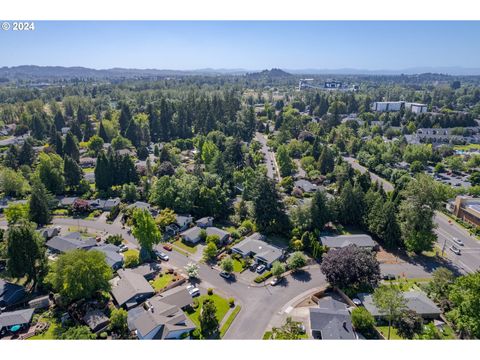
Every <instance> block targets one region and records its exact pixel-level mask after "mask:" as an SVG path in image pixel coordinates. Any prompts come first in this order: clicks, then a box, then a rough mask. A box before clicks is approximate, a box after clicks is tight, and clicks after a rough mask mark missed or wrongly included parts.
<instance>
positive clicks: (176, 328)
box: [128, 296, 195, 340]
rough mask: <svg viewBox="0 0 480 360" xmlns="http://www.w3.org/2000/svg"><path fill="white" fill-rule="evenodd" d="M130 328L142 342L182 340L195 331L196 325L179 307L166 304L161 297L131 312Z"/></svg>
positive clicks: (129, 317) (152, 299) (129, 314)
mask: <svg viewBox="0 0 480 360" xmlns="http://www.w3.org/2000/svg"><path fill="white" fill-rule="evenodd" d="M190 299H191V297H190ZM128 327H129V329H130V330H131V331H135V334H136V335H137V337H138V338H139V339H140V340H152V339H181V338H183V337H186V336H188V334H189V333H190V332H191V331H193V330H195V324H194V323H193V322H192V321H191V320H190V319H189V318H188V316H186V315H185V313H184V312H183V311H182V310H181V308H180V307H179V306H177V305H172V304H169V303H166V302H164V301H163V300H162V298H161V297H159V296H155V297H153V298H151V299H150V300H147V301H146V302H145V303H144V304H143V306H140V307H137V308H135V309H132V310H130V311H129V312H128Z"/></svg>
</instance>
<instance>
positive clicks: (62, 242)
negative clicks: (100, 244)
mask: <svg viewBox="0 0 480 360" xmlns="http://www.w3.org/2000/svg"><path fill="white" fill-rule="evenodd" d="M45 245H46V246H47V248H48V249H49V250H50V251H51V252H53V253H65V252H68V251H71V250H75V249H84V250H88V249H91V248H92V247H94V246H96V245H97V242H96V240H95V239H94V238H82V235H81V234H80V233H79V232H73V233H70V234H67V235H64V236H54V237H53V238H52V239H50V240H49V241H47V242H46V244H45Z"/></svg>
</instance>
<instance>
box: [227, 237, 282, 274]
mask: <svg viewBox="0 0 480 360" xmlns="http://www.w3.org/2000/svg"><path fill="white" fill-rule="evenodd" d="M232 251H233V252H235V253H237V254H240V255H241V256H243V257H248V256H253V258H254V259H255V261H256V262H257V263H261V264H264V265H265V266H266V267H268V268H270V267H271V266H272V264H273V263H274V262H275V261H277V260H280V259H281V258H282V257H283V255H284V253H283V250H282V249H281V248H279V247H277V246H275V245H272V244H269V243H267V242H265V241H264V236H263V235H261V234H259V233H254V234H252V235H250V236H249V237H247V238H245V239H244V240H243V241H241V242H239V243H238V244H236V245H235V246H234V247H232Z"/></svg>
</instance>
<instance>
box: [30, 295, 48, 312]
mask: <svg viewBox="0 0 480 360" xmlns="http://www.w3.org/2000/svg"><path fill="white" fill-rule="evenodd" d="M28 307H29V308H31V309H46V308H49V307H50V296H48V295H44V296H39V297H36V298H35V299H32V300H30V301H29V302H28Z"/></svg>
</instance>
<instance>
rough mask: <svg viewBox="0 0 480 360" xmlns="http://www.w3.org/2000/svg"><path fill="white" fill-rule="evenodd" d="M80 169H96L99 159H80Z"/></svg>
mask: <svg viewBox="0 0 480 360" xmlns="http://www.w3.org/2000/svg"><path fill="white" fill-rule="evenodd" d="M79 162H80V167H82V168H91V167H94V166H95V164H96V163H97V159H95V158H92V157H82V158H80V161H79Z"/></svg>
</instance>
